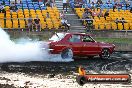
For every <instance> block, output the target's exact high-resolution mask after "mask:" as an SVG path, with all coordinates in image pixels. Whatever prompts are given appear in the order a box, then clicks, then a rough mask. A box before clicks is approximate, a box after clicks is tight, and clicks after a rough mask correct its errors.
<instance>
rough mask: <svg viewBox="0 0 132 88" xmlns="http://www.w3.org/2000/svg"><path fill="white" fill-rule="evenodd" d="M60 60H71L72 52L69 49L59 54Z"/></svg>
mask: <svg viewBox="0 0 132 88" xmlns="http://www.w3.org/2000/svg"><path fill="white" fill-rule="evenodd" d="M61 57H62V59H72V58H73V52H72V50H71V49H66V50H64V51H63V52H62V53H61Z"/></svg>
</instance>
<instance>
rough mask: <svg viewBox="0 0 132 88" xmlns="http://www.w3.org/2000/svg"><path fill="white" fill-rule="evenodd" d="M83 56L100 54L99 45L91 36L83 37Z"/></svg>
mask: <svg viewBox="0 0 132 88" xmlns="http://www.w3.org/2000/svg"><path fill="white" fill-rule="evenodd" d="M82 42H83V50H82V53H83V55H97V54H98V53H99V45H98V43H97V42H96V41H94V40H93V38H92V37H90V36H89V35H84V36H82Z"/></svg>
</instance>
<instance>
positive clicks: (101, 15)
mask: <svg viewBox="0 0 132 88" xmlns="http://www.w3.org/2000/svg"><path fill="white" fill-rule="evenodd" d="M97 16H98V17H99V18H100V17H103V12H102V9H100V12H99V13H98V15H97Z"/></svg>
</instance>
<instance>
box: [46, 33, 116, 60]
mask: <svg viewBox="0 0 132 88" xmlns="http://www.w3.org/2000/svg"><path fill="white" fill-rule="evenodd" d="M49 48H50V53H51V54H60V55H61V57H62V59H67V58H71V59H72V58H73V57H74V56H89V57H93V56H100V58H103V59H108V58H109V57H110V55H111V54H112V53H113V51H114V48H115V45H114V44H109V43H103V42H97V41H95V40H94V39H93V38H92V37H91V36H90V35H89V34H85V33H55V34H54V35H53V36H52V37H51V38H50V39H49Z"/></svg>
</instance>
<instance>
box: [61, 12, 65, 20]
mask: <svg viewBox="0 0 132 88" xmlns="http://www.w3.org/2000/svg"><path fill="white" fill-rule="evenodd" d="M60 18H61V19H63V18H65V14H64V11H61V13H60Z"/></svg>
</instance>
